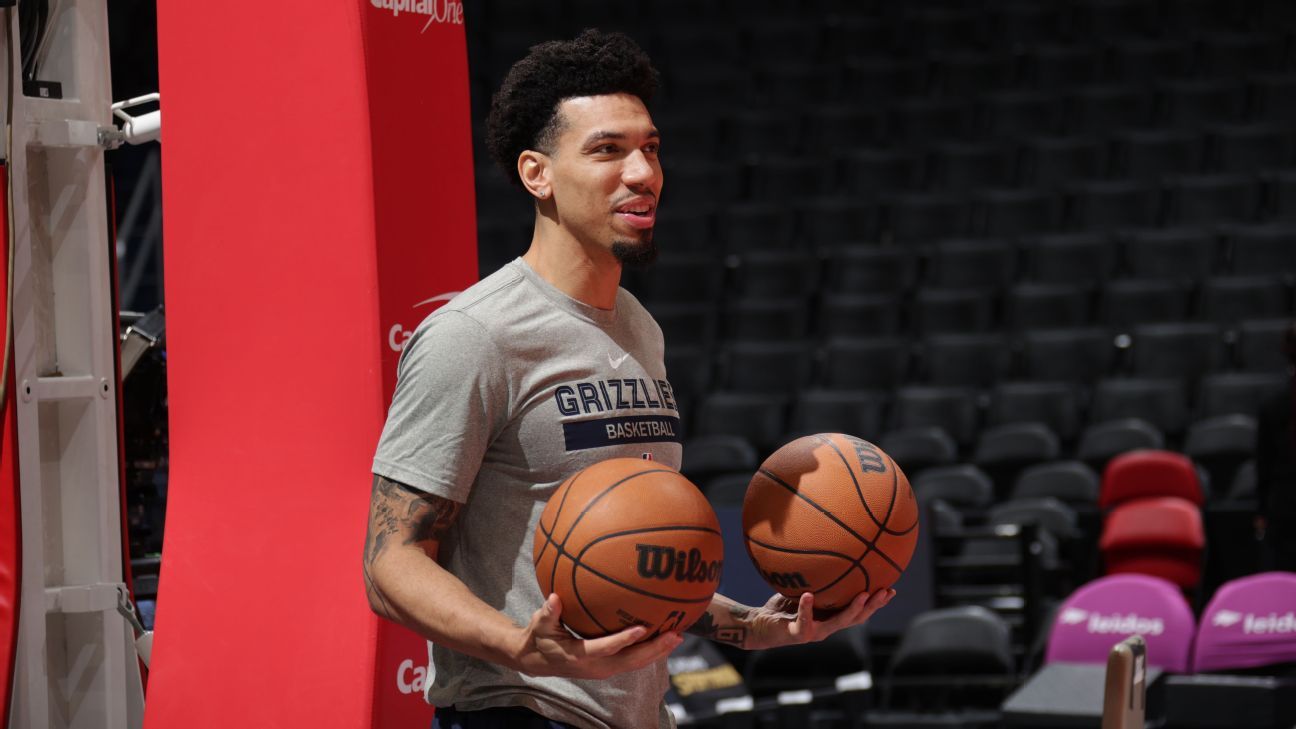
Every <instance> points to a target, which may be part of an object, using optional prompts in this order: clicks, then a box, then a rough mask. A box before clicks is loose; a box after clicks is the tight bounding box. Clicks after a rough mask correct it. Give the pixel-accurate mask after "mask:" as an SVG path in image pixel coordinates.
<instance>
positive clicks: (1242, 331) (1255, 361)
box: [1237, 241, 1296, 373]
mask: <svg viewBox="0 0 1296 729" xmlns="http://www.w3.org/2000/svg"><path fill="white" fill-rule="evenodd" d="M1293 245H1296V241H1293ZM1289 326H1290V321H1289V320H1288V319H1286V318H1282V319H1247V320H1244V321H1243V322H1242V323H1241V324H1239V325H1238V339H1237V357H1238V366H1239V367H1240V368H1241V369H1243V370H1245V371H1247V372H1272V373H1280V372H1286V371H1287V367H1288V361H1287V357H1286V355H1284V354H1283V351H1282V341H1283V336H1284V333H1285V332H1286V331H1287V328H1288V327H1289Z"/></svg>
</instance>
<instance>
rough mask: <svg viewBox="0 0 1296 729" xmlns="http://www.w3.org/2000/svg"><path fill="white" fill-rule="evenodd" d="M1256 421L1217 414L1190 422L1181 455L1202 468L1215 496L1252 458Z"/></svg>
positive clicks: (1254, 446) (1234, 415)
mask: <svg viewBox="0 0 1296 729" xmlns="http://www.w3.org/2000/svg"><path fill="white" fill-rule="evenodd" d="M1255 448H1256V420H1255V418H1254V417H1251V416H1249V415H1240V414H1233V415H1220V416H1217V417H1213V418H1207V419H1206V420H1201V421H1198V422H1196V423H1193V424H1192V426H1191V427H1190V428H1188V436H1187V438H1186V439H1185V440H1184V454H1185V455H1187V456H1188V457H1189V458H1191V459H1192V460H1193V461H1194V462H1195V463H1197V464H1199V465H1201V467H1202V468H1204V469H1206V473H1207V474H1209V476H1210V482H1211V483H1212V484H1214V489H1215V493H1216V494H1218V493H1220V492H1221V491H1222V490H1223V489H1225V488H1227V487H1228V485H1229V484H1231V483H1233V477H1234V476H1235V475H1236V474H1237V470H1238V468H1239V467H1240V466H1241V465H1242V464H1243V463H1244V462H1246V461H1247V460H1248V459H1251V458H1254V457H1255Z"/></svg>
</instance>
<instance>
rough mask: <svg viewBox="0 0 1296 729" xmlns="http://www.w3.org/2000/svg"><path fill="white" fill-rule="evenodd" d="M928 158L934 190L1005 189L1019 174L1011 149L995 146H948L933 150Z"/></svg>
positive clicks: (929, 181) (952, 143)
mask: <svg viewBox="0 0 1296 729" xmlns="http://www.w3.org/2000/svg"><path fill="white" fill-rule="evenodd" d="M929 156H930V160H931V161H930V164H929V166H928V175H927V185H928V187H930V188H931V189H933V190H946V191H951V192H967V191H969V190H973V189H977V188H983V187H1006V186H1008V185H1011V184H1012V183H1013V181H1014V180H1013V178H1014V176H1015V175H1016V172H1017V169H1016V168H1017V165H1016V159H1015V156H1014V154H1013V150H1012V148H1011V147H1007V146H1004V145H1001V144H996V143H973V142H946V143H944V144H938V145H936V146H934V147H932V148H931V150H930V152H929Z"/></svg>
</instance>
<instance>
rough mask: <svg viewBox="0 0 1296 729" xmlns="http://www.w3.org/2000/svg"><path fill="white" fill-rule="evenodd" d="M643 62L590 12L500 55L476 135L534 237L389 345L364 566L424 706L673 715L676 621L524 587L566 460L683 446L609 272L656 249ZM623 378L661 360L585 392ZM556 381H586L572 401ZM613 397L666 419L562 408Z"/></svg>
mask: <svg viewBox="0 0 1296 729" xmlns="http://www.w3.org/2000/svg"><path fill="white" fill-rule="evenodd" d="M656 83H657V74H656V71H655V70H653V68H652V66H651V65H650V63H649V61H648V58H647V57H646V56H645V55H644V54H643V52H642V51H641V50H640V49H639V48H638V46H636V45H635V44H634V42H633V41H631V40H630V39H629V38H627V37H625V36H623V35H620V34H605V33H600V32H596V31H586V32H585V33H583V34H581V35H580V36H579V37H578V38H576V39H575V40H573V41H570V42H552V43H545V44H542V45H539V46H536V47H535V48H533V49H532V50H531V53H530V55H528V56H527V57H526V58H524V59H523V60H521V61H519V62H518V63H517V64H516V65H515V66H514V67H513V68H512V70H511V71H510V72H509V74H508V76H507V77H506V79H505V80H504V83H503V85H502V87H501V89H500V91H499V92H498V93H497V94H496V96H495V98H494V100H493V102H492V108H491V112H490V117H489V119H488V137H489V139H488V143H489V146H490V149H491V152H492V154H493V156H494V157H495V158H496V161H497V162H499V163H500V165H501V166H502V167H503V168H504V169H505V171H506V173H507V174H508V175H509V176H510V177H511V178H512V179H513V180H514V181H515V182H516V183H517V184H518V185H519V186H520V187H522V188H523V189H524V190H525V191H526V192H527V193H528V194H529V195H531V197H532V198H533V200H534V202H535V211H536V213H535V229H534V233H533V234H532V239H531V246H530V248H529V249H528V250H527V251H526V253H525V254H524V255H523V256H522V257H521V258H520V259H517V260H515V261H513V262H512V263H510V264H508V265H506V266H504V267H503V268H501V269H500V270H499V271H497V272H496V273H494V274H492V275H490V276H488V277H486V278H485V279H483V280H482V281H480V282H479V283H478V284H476V285H474V286H472V287H471V288H469V289H468V290H467V291H465V292H463V293H462V294H461V295H459V296H458V297H456V298H455V299H454V300H453V301H451V302H450V303H448V304H447V305H446V306H445V307H443V308H442V309H440V310H438V311H437V312H436V313H434V314H433V315H431V316H430V317H428V319H427V320H425V321H424V322H423V323H422V324H421V325H420V326H419V327H418V329H417V330H416V331H415V333H414V335H413V337H412V338H411V339H410V340H409V342H408V344H407V345H406V348H405V350H404V352H403V354H402V356H401V362H400V369H399V374H398V381H397V386H396V393H395V396H394V398H393V401H392V405H391V410H390V412H389V414H388V420H387V425H386V427H385V428H384V430H383V435H382V439H381V442H380V443H379V446H378V451H377V454H376V455H375V458H374V466H373V470H374V474H375V478H374V488H373V497H372V503H371V507H370V517H369V536H368V538H367V540H366V546H365V555H364V565H365V578H366V588H367V591H368V594H369V600H370V604H371V605H372V606H373V609H374V610H375V611H376V612H377V613H378V614H380V615H382V616H384V617H387V618H389V619H391V620H394V621H396V622H398V623H401V624H402V625H405V626H407V627H409V628H412V629H413V630H415V631H417V632H419V633H420V634H422V635H423V636H425V637H426V638H427V639H428V640H429V643H430V652H431V660H432V664H433V671H432V674H431V675H430V676H429V680H428V688H427V698H428V700H429V701H430V702H432V703H433V704H435V705H436V706H438V707H441V708H439V709H438V711H437V718H436V720H435V724H434V726H437V727H446V728H447V729H449V728H451V727H487V726H490V727H495V726H507V727H555V726H559V727H561V726H573V727H582V728H584V727H591V728H603V727H624V728H631V727H633V728H634V729H639V728H641V727H668V726H671V725H673V720H672V718H671V716H670V713H669V712H668V711H667V710H666V708H665V706H664V704H663V701H662V697H663V695H664V693H665V690H666V687H667V681H668V676H667V673H666V665H665V661H664V659H665V657H666V656H667V655H668V654H669V653H670V652H671V650H673V649H674V648H675V647H676V646H677V645H679V642H680V640H681V637H680V636H679V635H678V634H675V633H665V634H662V635H659V636H657V637H654V638H651V639H648V640H643V639H644V638H645V637H646V631H645V629H644V628H642V627H632V628H629V629H626V630H623V631H621V632H620V633H616V634H614V635H611V636H607V637H604V638H598V639H594V640H580V639H577V638H575V637H573V636H572V635H571V634H570V633H568V632H567V631H566V630H565V629H564V628H563V627H562V626H561V624H560V622H559V619H560V616H561V614H562V611H563V610H564V609H565V608H566V607H569V606H564V605H562V604H561V603H560V601H559V600H558V598H557V596H556V595H549V596H547V597H546V596H545V595H543V594H541V593H540V589H539V585H538V584H537V582H536V579H535V573H534V568H533V566H532V557H531V538H532V534H533V532H534V529H535V524H536V521H537V520H538V518H539V515H540V512H541V510H542V509H543V508H544V505H545V502H546V500H547V499H548V498H549V495H550V494H552V493H553V491H554V490H555V489H556V488H557V486H558V485H559V484H560V483H561V482H562V481H563V480H564V479H566V478H567V477H568V476H570V475H571V474H572V473H575V472H576V471H578V470H580V469H582V468H584V467H586V466H588V465H591V464H593V463H596V462H599V461H602V460H604V459H607V458H613V457H624V456H630V457H643V458H651V459H652V460H654V461H658V462H661V463H664V464H666V465H669V466H671V467H676V468H677V467H678V466H679V462H680V453H681V448H680V444H679V441H678V437H677V436H675V435H671V434H672V433H678V432H679V428H678V419H679V413H678V412H677V409H676V406H675V403H674V400H673V398H672V397H670V393H671V390H670V385H669V382H667V379H666V374H667V373H666V372H665V367H664V365H663V363H662V355H663V351H664V346H663V342H662V335H661V329H660V328H659V327H658V326H657V325H656V323H655V322H654V321H653V320H652V317H651V316H649V315H648V313H647V312H646V311H645V310H644V309H643V307H642V306H641V305H640V304H639V302H638V301H636V300H635V298H634V297H633V296H631V295H630V294H629V293H628V292H626V291H625V290H623V289H621V288H620V287H619V281H620V275H621V269H622V267H623V266H625V265H642V264H646V263H648V262H650V261H652V259H653V258H654V257H655V255H656V248H655V245H654V243H653V239H652V229H653V223H654V221H655V218H656V212H657V204H658V202H659V200H660V197H661V190H662V171H661V165H660V162H659V160H658V149H659V144H660V136H659V134H658V131H657V129H656V128H655V127H654V126H653V123H652V118H651V117H650V116H649V114H648V110H647V106H646V104H647V102H648V101H649V99H650V98H651V97H652V94H653V91H654V90H655V88H656ZM623 379H642V380H653V381H656V382H657V383H658V386H660V387H661V388H662V391H663V397H662V398H660V400H649V401H643V400H640V401H637V402H636V401H629V402H627V401H626V400H620V401H618V400H617V399H615V398H602V397H599V396H597V393H599V392H602V389H601V388H606V387H608V385H609V383H611V382H614V381H621V380H623ZM560 387H563V388H564V391H566V392H570V391H572V390H573V389H574V390H575V391H576V392H585V393H588V394H590V396H589V397H581V398H580V402H579V404H578V405H576V404H573V402H572V399H571V398H558V397H556V396H555V395H556V393H557V390H558V388H560ZM630 415H634V416H639V417H653V418H660V419H662V420H663V421H664V422H666V423H669V424H672V425H673V426H674V427H671V428H663V429H661V432H662V435H661V437H660V438H658V439H656V440H652V441H649V442H642V440H641V439H635V440H636V442H633V443H625V442H618V441H617V440H615V437H616V436H615V434H616V433H617V432H618V430H617V429H615V428H612V429H604V428H598V429H589V428H583V429H572V428H568V426H570V425H573V424H583V425H588V423H589V422H591V421H596V420H608V421H609V422H610V421H613V420H615V419H617V418H619V417H626V416H630ZM590 432H595V433H606V434H607V435H606V436H602V435H600V436H598V437H591V436H589V433H590ZM577 433H580V434H582V436H581V437H568V436H569V435H571V436H575V434H577ZM892 594H894V593H893V592H892V591H889V590H887V591H879V592H878V593H876V594H874V595H873V596H872V597H869V596H867V595H861V596H860V597H859V598H858V599H857V600H856V601H855V602H854V603H852V604H851V605H850V607H848V608H846V609H845V610H843V611H841V612H839V613H837V614H836V615H834V616H831V617H829V618H827V619H826V620H824V621H817V620H815V619H814V618H813V616H812V612H813V598H812V597H811V596H810V595H805V596H803V597H802V598H801V600H800V602H799V603H797V604H785V601H784V600H783V599H782V598H776V599H772V600H771V601H770V603H769V604H767V605H766V606H765V607H761V608H749V607H746V606H742V605H738V604H736V603H734V602H732V601H730V600H728V599H726V598H724V597H722V596H716V598H715V600H714V601H713V602H712V605H711V606H710V608H709V610H708V612H707V613H706V614H705V615H704V616H703V618H702V619H701V620H699V621H698V623H697V624H696V625H694V626H693V627H692V628H691V630H692V631H694V632H697V633H700V634H703V635H706V636H708V637H711V638H714V639H717V640H723V641H727V642H730V643H733V644H736V645H741V646H743V647H746V648H760V647H766V646H775V645H784V644H790V643H798V642H805V641H809V640H818V639H822V638H823V637H825V636H826V635H828V634H830V633H832V632H833V631H835V630H838V629H840V628H842V627H846V626H848V625H852V624H856V623H859V622H863V621H864V620H865V619H867V617H868V616H869V615H871V614H872V613H873V612H874V611H875V610H877V609H878V608H879V607H881V606H882V605H884V604H886V602H887V601H888V600H889V599H890V597H891V595H892ZM789 602H790V601H789ZM641 641H642V642H641ZM559 722H561V723H559Z"/></svg>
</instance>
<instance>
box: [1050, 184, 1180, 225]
mask: <svg viewBox="0 0 1296 729" xmlns="http://www.w3.org/2000/svg"><path fill="white" fill-rule="evenodd" d="M1066 192H1067V199H1068V202H1067V220H1068V221H1069V224H1070V225H1071V226H1072V227H1073V228H1075V229H1077V230H1088V231H1115V230H1119V229H1121V228H1128V227H1134V226H1152V225H1156V224H1157V223H1158V222H1159V221H1160V217H1161V191H1160V190H1159V189H1158V188H1157V187H1156V186H1155V185H1152V184H1149V183H1145V182H1141V181H1127V180H1100V181H1094V182H1079V183H1073V184H1071V185H1068V186H1067V188H1066Z"/></svg>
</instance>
